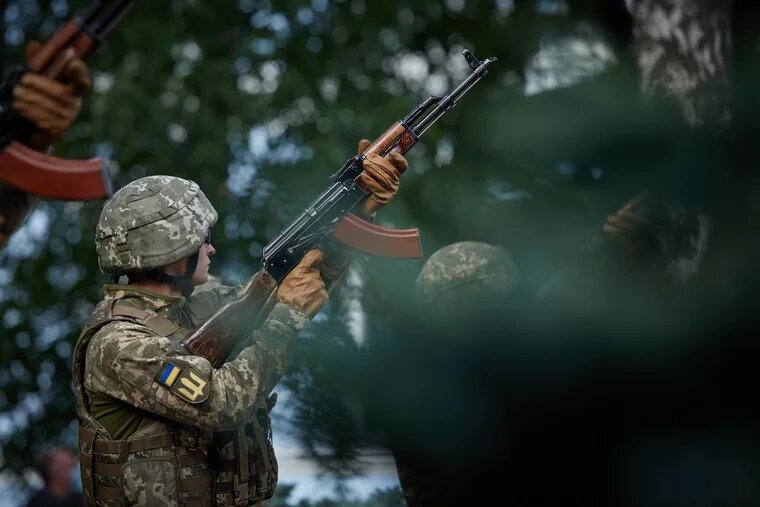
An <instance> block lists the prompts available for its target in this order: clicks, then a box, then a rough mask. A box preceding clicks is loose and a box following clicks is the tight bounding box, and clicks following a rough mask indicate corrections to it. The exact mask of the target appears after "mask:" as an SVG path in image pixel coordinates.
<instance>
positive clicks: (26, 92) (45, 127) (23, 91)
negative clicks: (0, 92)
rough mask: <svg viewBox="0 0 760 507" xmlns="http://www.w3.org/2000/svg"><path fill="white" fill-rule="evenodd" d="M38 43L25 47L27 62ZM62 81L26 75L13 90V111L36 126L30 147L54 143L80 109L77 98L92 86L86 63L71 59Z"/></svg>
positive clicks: (37, 49) (34, 74) (36, 49)
mask: <svg viewBox="0 0 760 507" xmlns="http://www.w3.org/2000/svg"><path fill="white" fill-rule="evenodd" d="M39 47H40V45H39V43H34V42H30V43H29V45H28V46H27V60H29V59H31V58H32V57H33V56H34V54H35V53H36V52H37V51H39ZM63 76H64V81H65V83H64V82H60V81H57V80H55V79H51V78H49V77H46V76H43V75H40V74H36V73H34V72H27V73H26V74H24V75H23V76H22V77H21V81H20V82H19V84H18V85H16V87H15V88H14V89H13V109H14V110H15V111H16V112H17V113H18V114H20V115H21V116H23V117H24V118H26V119H27V120H29V121H31V122H32V124H33V125H34V126H35V127H37V131H36V132H35V134H34V137H33V140H32V142H31V143H30V144H32V145H33V146H34V147H35V148H38V149H44V148H46V147H47V146H49V145H51V144H53V143H54V142H56V141H58V140H59V139H60V138H61V137H62V136H63V134H64V132H66V130H68V128H69V127H70V126H71V124H72V123H73V122H74V120H75V119H76V117H77V116H78V115H79V110H80V109H81V103H82V101H81V97H82V96H83V95H84V94H85V93H87V91H88V90H89V89H90V86H91V84H92V80H91V78H90V72H89V69H88V68H87V64H86V63H84V62H83V61H82V60H80V59H78V58H75V59H74V60H72V61H70V62H69V63H68V64H67V65H66V68H65V70H64V75H63Z"/></svg>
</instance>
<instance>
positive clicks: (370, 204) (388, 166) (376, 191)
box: [359, 139, 408, 215]
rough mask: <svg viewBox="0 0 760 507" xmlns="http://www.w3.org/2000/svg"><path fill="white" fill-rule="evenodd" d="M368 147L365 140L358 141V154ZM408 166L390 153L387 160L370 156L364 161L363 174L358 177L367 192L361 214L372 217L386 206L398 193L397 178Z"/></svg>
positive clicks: (396, 154) (399, 155)
mask: <svg viewBox="0 0 760 507" xmlns="http://www.w3.org/2000/svg"><path fill="white" fill-rule="evenodd" d="M369 145H370V142H369V141H368V140H367V139H362V140H361V141H359V153H362V152H363V151H364V150H366V149H367V147H368V146H369ZM407 167H408V164H407V162H406V159H405V158H404V156H403V155H401V154H400V153H396V152H395V151H392V152H391V153H389V154H388V158H383V157H381V156H380V155H370V156H369V157H367V159H366V160H365V161H364V172H362V173H361V175H359V184H360V185H361V186H362V187H364V189H365V190H367V191H368V192H369V196H368V197H367V199H366V200H365V201H364V203H363V204H362V212H363V213H364V214H365V215H372V214H373V213H375V212H376V211H377V210H379V209H380V208H382V207H383V206H385V205H386V204H388V202H390V200H391V199H393V196H395V195H396V193H397V192H398V185H399V178H400V176H401V174H402V173H403V172H404V171H406V168H407Z"/></svg>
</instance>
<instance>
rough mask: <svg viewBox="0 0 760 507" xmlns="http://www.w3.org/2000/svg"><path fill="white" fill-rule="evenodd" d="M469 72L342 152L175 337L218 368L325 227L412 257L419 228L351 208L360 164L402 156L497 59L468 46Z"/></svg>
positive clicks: (356, 199) (361, 245) (366, 246)
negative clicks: (321, 186) (321, 183)
mask: <svg viewBox="0 0 760 507" xmlns="http://www.w3.org/2000/svg"><path fill="white" fill-rule="evenodd" d="M462 54H463V55H464V58H465V60H466V61H467V64H468V65H469V67H470V69H471V70H472V72H471V74H470V75H469V76H468V77H467V78H466V79H465V80H464V81H463V82H462V83H461V84H459V86H457V87H456V88H454V90H452V91H451V92H449V93H448V94H447V95H445V96H443V97H433V96H430V97H428V98H426V99H425V100H423V101H422V103H420V104H419V105H418V106H417V107H415V108H414V109H412V111H411V112H410V113H409V114H407V115H406V116H405V117H404V118H402V119H401V120H398V121H397V122H395V123H394V124H393V125H391V126H390V128H388V130H386V131H385V132H384V133H383V134H382V135H381V136H380V137H378V138H377V139H376V140H375V141H374V142H373V143H372V144H371V145H370V146H369V147H367V149H366V150H364V152H362V153H361V154H359V155H356V156H354V157H351V158H350V159H348V161H347V162H346V163H345V164H344V165H343V167H341V168H340V169H339V170H338V171H337V172H336V173H335V174H333V175H332V176H331V179H332V183H331V184H330V185H329V186H328V187H327V189H326V190H325V191H324V192H322V193H321V194H320V195H319V196H318V197H317V198H316V199H315V200H314V201H313V202H312V203H311V204H310V205H309V206H308V207H307V208H306V210H304V211H303V213H301V214H300V215H299V216H298V217H297V218H296V219H295V220H293V221H292V222H291V223H290V224H289V225H288V226H287V227H285V229H284V230H283V231H282V232H281V233H280V234H278V235H277V236H276V237H275V238H274V239H272V240H271V241H270V242H269V243H268V244H267V245H266V246H265V247H264V251H263V265H264V267H263V269H262V270H261V271H259V273H257V275H256V276H255V277H254V279H253V282H252V283H251V284H250V285H249V286H248V287H247V289H246V290H245V292H244V294H242V295H241V297H239V298H238V299H236V300H234V301H232V302H230V303H227V304H226V305H225V306H223V307H222V308H221V309H219V310H218V311H217V312H216V313H215V314H214V315H213V316H212V317H211V318H209V319H208V320H206V321H205V322H203V323H202V324H201V325H200V326H198V327H197V328H196V329H194V330H193V331H192V332H191V333H190V334H189V335H187V337H185V338H184V339H183V340H182V342H181V344H182V345H183V346H184V347H185V349H187V350H188V351H189V352H191V353H192V354H194V355H198V356H203V357H205V358H206V359H208V360H209V361H210V362H211V364H212V365H214V367H219V366H221V365H222V364H224V362H225V361H226V360H227V358H228V356H229V355H230V353H231V352H232V351H233V350H234V349H235V347H236V346H237V344H238V342H239V338H240V337H241V334H244V333H245V334H247V332H248V331H250V330H251V329H254V328H255V327H257V325H260V322H261V321H262V318H261V317H262V316H263V315H266V313H267V312H268V308H269V304H270V303H271V302H272V301H273V298H271V297H270V296H272V295H273V294H274V291H275V289H276V288H277V284H278V283H279V282H280V281H282V279H283V278H285V276H286V275H287V274H288V273H289V272H290V271H291V270H292V269H293V268H294V267H295V266H296V265H297V264H298V263H299V262H300V260H301V259H302V258H303V256H304V255H305V254H306V252H308V251H309V250H311V249H312V248H315V247H318V246H320V244H321V243H322V242H323V240H325V238H327V237H328V236H329V235H330V234H332V235H333V237H335V238H336V239H338V240H340V241H341V242H343V243H345V244H346V245H348V246H350V247H352V248H354V249H356V250H359V251H362V252H366V253H371V254H375V255H382V256H386V257H397V258H404V257H405V258H414V257H420V256H421V255H422V252H421V248H420V242H419V232H418V231H417V229H407V230H393V229H386V228H384V227H380V226H377V225H375V224H371V223H369V222H366V221H364V220H362V219H360V218H359V217H357V216H355V215H353V214H351V211H352V210H353V209H354V208H356V206H357V205H359V204H360V203H361V202H362V201H363V200H364V199H365V198H366V197H367V193H366V192H365V191H364V190H363V189H362V188H361V186H360V185H359V184H358V183H357V178H358V177H359V175H360V174H361V173H362V171H363V170H364V169H363V166H362V163H363V161H364V159H366V158H367V157H369V156H370V155H374V154H379V155H381V156H387V155H388V154H389V153H390V152H391V151H396V152H398V153H401V154H402V155H403V154H404V153H406V152H408V151H409V150H411V149H412V148H413V147H414V146H415V145H416V144H417V142H418V141H419V139H420V137H422V135H423V134H424V133H425V132H427V130H428V129H429V128H430V127H431V126H432V125H433V124H434V123H435V122H436V121H437V120H438V119H439V118H441V117H442V116H443V115H444V114H445V113H446V112H447V111H448V110H450V109H451V108H452V107H454V106H455V105H456V103H457V101H458V100H459V99H460V98H461V97H462V96H463V95H464V94H465V93H467V92H468V91H469V90H470V88H472V87H473V86H474V85H475V83H477V82H478V81H480V79H481V78H482V77H483V76H485V75H486V74H487V73H488V67H489V66H490V65H491V64H492V63H493V62H495V61H496V58H487V59H486V60H484V61H482V62H480V61H478V60H477V59H476V58H475V57H474V56H473V54H472V53H470V52H469V51H468V50H464V51H463V53H462Z"/></svg>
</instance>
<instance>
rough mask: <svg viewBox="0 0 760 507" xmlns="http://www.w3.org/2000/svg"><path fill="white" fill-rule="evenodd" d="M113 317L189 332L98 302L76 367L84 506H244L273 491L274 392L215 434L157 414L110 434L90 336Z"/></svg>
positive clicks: (162, 331) (170, 332) (173, 334)
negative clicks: (88, 375)
mask: <svg viewBox="0 0 760 507" xmlns="http://www.w3.org/2000/svg"><path fill="white" fill-rule="evenodd" d="M114 321H128V322H133V323H137V324H140V325H143V326H145V327H147V328H148V329H150V330H151V331H152V332H154V333H155V334H156V335H158V336H164V337H169V338H170V339H172V340H175V339H176V340H180V339H181V338H183V337H184V336H185V335H186V334H187V330H185V329H183V328H181V327H179V326H178V325H176V324H175V323H173V322H172V321H171V320H169V319H167V318H165V317H163V316H162V315H159V314H157V313H156V312H153V311H151V310H149V309H139V308H135V307H133V306H130V305H125V304H119V300H118V299H110V300H105V301H101V302H100V303H99V304H98V305H97V306H96V307H95V310H94V311H93V313H92V315H91V317H90V319H89V320H88V321H87V323H86V324H85V327H84V330H83V331H82V334H81V335H80V337H79V339H78V340H77V344H76V347H75V349H74V368H73V373H74V390H75V395H76V400H77V416H78V419H79V458H80V468H81V475H82V491H83V493H84V497H85V505H87V506H106V507H112V506H114V507H115V506H128V505H149V506H153V505H162V506H164V505H165V506H178V507H179V506H183V507H205V506H213V505H238V506H242V505H254V504H256V503H258V502H261V501H263V500H266V499H268V498H271V496H272V495H273V494H274V489H275V486H276V485H277V460H276V459H275V455H274V449H273V447H272V432H271V426H270V418H269V411H270V410H271V408H272V407H273V406H274V401H275V399H276V396H275V395H274V394H273V395H272V396H271V397H270V398H269V400H268V401H267V402H266V403H264V404H262V406H260V407H256V409H255V410H254V417H253V420H252V421H250V422H249V423H247V424H246V425H245V426H244V427H241V428H238V429H236V430H231V431H223V432H216V433H209V432H204V431H202V430H200V429H198V428H193V427H190V426H186V425H182V424H180V423H177V422H174V421H170V420H167V419H164V418H161V417H159V416H154V417H155V420H154V421H153V422H151V423H150V424H148V425H147V426H145V427H142V428H141V429H139V430H138V431H136V432H135V433H134V434H132V435H130V436H129V437H127V438H126V439H123V440H114V439H112V438H111V436H110V435H109V434H108V431H107V430H106V429H105V428H104V427H103V426H102V425H101V424H100V423H98V421H97V420H96V419H95V418H94V417H93V416H92V414H91V411H90V406H89V401H88V396H87V393H86V391H85V388H84V372H85V355H86V352H87V346H88V344H89V342H90V339H91V338H92V337H93V336H94V335H95V333H96V332H97V331H98V330H100V329H101V328H102V327H104V326H105V325H107V324H108V323H110V322H114Z"/></svg>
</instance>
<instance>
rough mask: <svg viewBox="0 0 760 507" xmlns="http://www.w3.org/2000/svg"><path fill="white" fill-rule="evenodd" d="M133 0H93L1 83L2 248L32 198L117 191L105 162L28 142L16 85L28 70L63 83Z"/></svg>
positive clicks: (73, 197) (31, 129)
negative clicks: (51, 151)
mask: <svg viewBox="0 0 760 507" xmlns="http://www.w3.org/2000/svg"><path fill="white" fill-rule="evenodd" d="M134 2H135V0H112V1H106V0H95V1H93V2H92V3H91V4H90V5H89V6H88V7H87V8H85V9H84V10H83V11H81V12H80V13H78V14H77V15H75V16H74V17H73V18H72V19H70V20H69V21H68V22H67V23H66V24H65V25H63V27H62V28H61V29H59V30H58V31H57V32H56V33H55V34H54V35H53V36H52V37H51V38H50V39H49V40H48V41H46V42H45V43H44V44H42V46H41V47H40V48H39V50H38V51H37V52H36V53H35V54H34V55H32V56H31V58H30V59H29V61H28V62H27V65H26V66H25V67H21V68H19V69H17V70H15V71H14V72H12V73H11V74H10V76H9V77H8V79H7V80H6V81H5V82H4V83H3V85H2V87H0V247H2V246H3V245H4V244H5V242H6V241H7V239H8V237H10V235H11V234H12V233H13V232H14V231H15V230H16V229H17V228H18V227H19V226H20V225H21V222H23V220H24V218H25V217H26V216H27V214H28V213H29V211H31V208H32V206H33V204H34V199H33V197H32V196H39V197H46V198H50V199H62V200H75V201H79V200H88V199H101V198H104V197H107V196H109V195H111V193H112V192H113V190H112V184H111V175H110V172H109V169H108V164H107V162H106V161H105V160H103V159H98V158H93V159H89V160H64V159H61V158H56V157H52V156H49V155H46V154H44V153H40V152H39V151H35V150H33V149H32V148H30V147H29V146H28V145H29V144H30V139H31V138H32V136H33V134H34V131H35V128H34V125H32V123H31V122H29V121H28V120H27V119H26V118H23V117H22V116H20V115H19V114H18V113H17V112H16V111H14V110H13V89H14V88H15V87H16V85H17V84H18V83H19V81H20V80H21V77H22V76H23V75H24V74H25V73H26V72H35V73H38V74H42V75H44V76H47V77H50V78H53V79H57V80H59V81H61V82H64V81H65V76H64V71H65V69H66V68H67V65H68V64H69V63H70V62H71V61H72V60H74V59H76V58H79V59H82V60H87V59H88V58H89V57H90V56H91V55H92V54H93V53H95V51H96V50H97V49H98V48H99V47H100V45H101V44H102V43H103V41H104V40H105V38H106V37H107V36H108V34H109V33H110V32H111V30H113V28H114V27H115V26H116V25H117V24H118V23H119V21H120V20H121V18H122V17H123V16H124V15H125V14H126V13H127V11H128V10H129V9H130V8H131V7H132V5H133V4H134ZM27 194H31V195H27Z"/></svg>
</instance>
